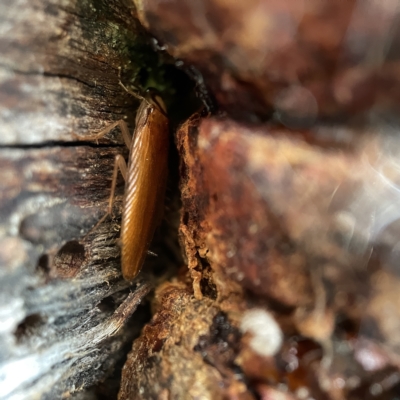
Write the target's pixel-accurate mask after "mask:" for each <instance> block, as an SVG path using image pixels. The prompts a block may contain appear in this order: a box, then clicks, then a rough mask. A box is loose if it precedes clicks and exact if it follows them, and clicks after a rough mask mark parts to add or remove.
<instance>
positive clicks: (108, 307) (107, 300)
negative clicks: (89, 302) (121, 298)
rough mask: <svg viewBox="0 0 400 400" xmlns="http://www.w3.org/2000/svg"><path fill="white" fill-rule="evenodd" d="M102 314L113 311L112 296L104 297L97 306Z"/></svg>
mask: <svg viewBox="0 0 400 400" xmlns="http://www.w3.org/2000/svg"><path fill="white" fill-rule="evenodd" d="M97 307H98V308H99V310H101V311H102V312H103V313H104V312H107V311H114V310H115V301H114V298H113V296H107V297H104V299H102V300H101V301H100V303H99V304H98V306H97Z"/></svg>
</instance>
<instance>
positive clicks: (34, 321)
mask: <svg viewBox="0 0 400 400" xmlns="http://www.w3.org/2000/svg"><path fill="white" fill-rule="evenodd" d="M42 323H43V321H42V317H41V316H40V314H32V315H28V316H27V317H26V318H25V319H24V320H23V321H22V322H21V323H20V324H19V325H18V326H17V329H16V330H15V332H14V335H15V337H16V339H17V342H19V343H20V342H22V341H23V340H24V338H26V337H28V336H32V335H33V334H34V331H35V330H36V329H37V328H38V327H39V326H40V325H42Z"/></svg>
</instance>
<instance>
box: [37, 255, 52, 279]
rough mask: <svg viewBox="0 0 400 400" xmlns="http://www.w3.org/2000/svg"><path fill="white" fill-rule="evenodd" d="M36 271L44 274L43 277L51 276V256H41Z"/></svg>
mask: <svg viewBox="0 0 400 400" xmlns="http://www.w3.org/2000/svg"><path fill="white" fill-rule="evenodd" d="M36 269H37V271H38V272H39V273H42V274H43V275H48V274H49V272H50V265H49V256H48V255H47V254H42V255H41V256H40V258H39V261H38V263H37V267H36Z"/></svg>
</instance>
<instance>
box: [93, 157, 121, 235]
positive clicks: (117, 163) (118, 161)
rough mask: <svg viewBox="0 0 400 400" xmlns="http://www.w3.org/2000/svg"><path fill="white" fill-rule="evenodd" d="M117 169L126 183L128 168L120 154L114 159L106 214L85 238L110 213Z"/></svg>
mask: <svg viewBox="0 0 400 400" xmlns="http://www.w3.org/2000/svg"><path fill="white" fill-rule="evenodd" d="M118 169H119V170H120V171H121V174H122V177H123V178H124V180H125V181H126V176H127V169H128V167H127V166H126V162H125V160H124V158H123V157H122V156H121V155H120V154H118V155H117V156H116V157H115V163H114V171H113V176H112V181H111V192H110V198H109V200H108V207H107V212H106V213H105V214H104V215H103V216H102V217H101V218H100V220H99V221H98V222H97V224H96V225H95V226H94V227H93V228H92V229H91V230H90V231H89V232H88V233H87V234H86V235H85V238H86V237H87V236H88V235H89V234H90V233H92V232H93V231H95V230H96V229H97V228H98V227H99V226H100V225H101V224H102V223H103V222H104V220H105V219H106V218H107V217H108V216H109V215H111V213H112V206H113V203H114V197H115V188H116V186H117V178H118Z"/></svg>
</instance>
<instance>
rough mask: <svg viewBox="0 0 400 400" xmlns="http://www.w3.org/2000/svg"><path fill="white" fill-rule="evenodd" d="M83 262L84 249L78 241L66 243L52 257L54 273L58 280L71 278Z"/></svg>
mask: <svg viewBox="0 0 400 400" xmlns="http://www.w3.org/2000/svg"><path fill="white" fill-rule="evenodd" d="M84 260H85V248H84V247H83V245H81V244H80V243H79V242H78V241H76V240H72V241H70V242H68V243H66V244H65V245H64V246H63V247H61V249H60V250H59V251H58V253H57V254H56V256H55V257H54V266H53V267H54V271H55V275H56V276H57V277H58V278H73V277H74V276H75V275H76V274H77V273H78V272H79V270H80V267H81V265H82V263H83V262H84Z"/></svg>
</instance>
